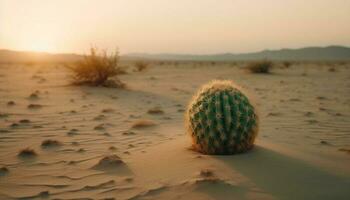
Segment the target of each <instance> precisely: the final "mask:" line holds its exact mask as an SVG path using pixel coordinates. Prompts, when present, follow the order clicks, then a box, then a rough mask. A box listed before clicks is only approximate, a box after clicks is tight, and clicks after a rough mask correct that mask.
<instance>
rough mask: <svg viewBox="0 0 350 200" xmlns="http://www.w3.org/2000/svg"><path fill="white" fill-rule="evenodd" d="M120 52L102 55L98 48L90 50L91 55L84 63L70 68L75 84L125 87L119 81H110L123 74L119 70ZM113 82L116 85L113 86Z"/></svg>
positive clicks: (87, 56)
mask: <svg viewBox="0 0 350 200" xmlns="http://www.w3.org/2000/svg"><path fill="white" fill-rule="evenodd" d="M118 62H119V54H118V51H116V52H114V53H112V54H110V55H108V54H107V52H106V51H102V52H101V53H100V52H99V51H98V50H97V48H94V47H92V48H91V49H90V55H86V56H85V57H84V59H83V60H82V61H79V62H77V63H75V64H74V65H73V66H69V67H68V68H69V69H70V70H71V71H72V73H73V75H72V77H73V83H74V84H86V85H92V86H106V87H109V86H110V87H124V84H123V83H122V82H121V81H119V80H118V79H117V80H116V81H114V80H113V81H112V80H109V78H111V77H115V76H117V75H119V74H120V73H121V69H119V68H120V67H119V65H118ZM111 81H112V82H114V83H115V84H111Z"/></svg>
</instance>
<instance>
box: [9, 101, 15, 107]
mask: <svg viewBox="0 0 350 200" xmlns="http://www.w3.org/2000/svg"><path fill="white" fill-rule="evenodd" d="M14 105H16V103H15V102H14V101H8V102H7V106H14Z"/></svg>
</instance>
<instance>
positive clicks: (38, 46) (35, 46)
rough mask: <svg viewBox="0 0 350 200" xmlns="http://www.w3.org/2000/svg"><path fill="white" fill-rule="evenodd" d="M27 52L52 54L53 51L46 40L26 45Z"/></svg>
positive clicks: (50, 43)
mask: <svg viewBox="0 0 350 200" xmlns="http://www.w3.org/2000/svg"><path fill="white" fill-rule="evenodd" d="M27 49H28V50H29V51H36V52H52V51H53V50H54V48H53V44H52V42H50V41H48V40H35V41H32V43H30V44H28V47H27Z"/></svg>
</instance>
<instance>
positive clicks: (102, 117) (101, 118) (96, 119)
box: [94, 115, 106, 121]
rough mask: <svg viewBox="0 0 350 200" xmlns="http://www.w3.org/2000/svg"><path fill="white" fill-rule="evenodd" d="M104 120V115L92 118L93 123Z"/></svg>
mask: <svg viewBox="0 0 350 200" xmlns="http://www.w3.org/2000/svg"><path fill="white" fill-rule="evenodd" d="M104 119H106V116H105V115H98V116H96V117H94V120H95V121H100V120H104Z"/></svg>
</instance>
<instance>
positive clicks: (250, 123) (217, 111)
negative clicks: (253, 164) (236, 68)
mask: <svg viewBox="0 0 350 200" xmlns="http://www.w3.org/2000/svg"><path fill="white" fill-rule="evenodd" d="M186 122H187V129H188V132H189V134H190V136H191V137H192V144H193V147H194V149H195V150H197V151H199V152H202V153H205V154H235V153H241V152H245V151H247V150H249V149H251V148H252V147H253V146H254V140H255V137H256V135H257V133H258V116H257V113H256V110H255V108H254V107H253V105H252V104H251V103H250V101H249V99H248V98H247V97H246V96H245V95H244V94H243V93H242V91H240V89H238V88H237V87H236V86H235V85H234V84H233V83H232V82H231V81H213V82H212V83H209V84H207V85H205V86H203V88H202V89H201V90H200V91H199V92H198V94H197V95H195V96H194V98H193V100H192V102H191V103H190V104H189V106H188V108H187V112H186Z"/></svg>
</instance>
